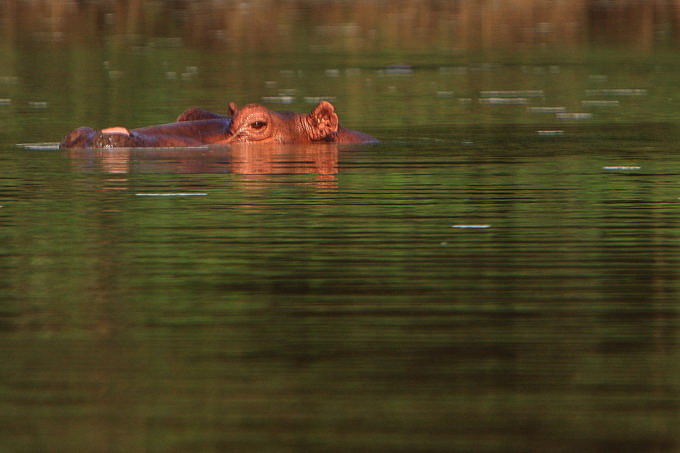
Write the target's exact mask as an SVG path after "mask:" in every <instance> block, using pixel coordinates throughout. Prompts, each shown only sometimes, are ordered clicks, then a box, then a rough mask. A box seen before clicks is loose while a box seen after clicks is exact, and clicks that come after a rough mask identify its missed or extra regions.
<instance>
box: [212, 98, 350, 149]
mask: <svg viewBox="0 0 680 453" xmlns="http://www.w3.org/2000/svg"><path fill="white" fill-rule="evenodd" d="M229 114H230V115H231V116H232V123H231V127H230V128H229V132H228V137H227V139H226V142H225V143H313V142H334V141H336V138H337V135H338V129H339V126H338V115H337V114H336V113H335V109H334V107H333V105H332V104H331V103H329V102H326V101H323V102H321V103H319V105H317V106H316V107H315V108H314V109H313V110H312V111H311V112H310V113H307V114H302V113H292V112H274V111H272V110H269V109H268V108H267V107H264V106H262V105H259V104H249V105H246V106H245V107H243V108H242V109H239V108H238V107H237V106H236V104H234V103H233V102H230V103H229Z"/></svg>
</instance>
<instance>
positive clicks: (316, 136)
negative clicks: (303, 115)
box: [308, 101, 338, 140]
mask: <svg viewBox="0 0 680 453" xmlns="http://www.w3.org/2000/svg"><path fill="white" fill-rule="evenodd" d="M308 117H309V124H310V126H311V128H310V133H309V135H310V136H309V138H310V139H311V140H323V139H326V138H328V137H329V136H332V135H333V134H335V133H336V132H338V115H337V114H336V113H335V108H334V107H333V104H331V103H330V102H326V101H322V102H320V103H319V105H317V106H316V107H315V108H314V110H312V112H311V113H310V114H309V115H308Z"/></svg>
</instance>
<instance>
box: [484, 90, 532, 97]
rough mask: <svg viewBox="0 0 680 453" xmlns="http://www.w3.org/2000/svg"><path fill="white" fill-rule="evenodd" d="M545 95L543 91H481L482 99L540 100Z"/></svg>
mask: <svg viewBox="0 0 680 453" xmlns="http://www.w3.org/2000/svg"><path fill="white" fill-rule="evenodd" d="M544 95H545V93H544V92H543V90H509V91H499V90H494V91H481V92H480V93H479V96H480V97H483V98H499V97H500V98H518V97H519V98H540V97H543V96H544Z"/></svg>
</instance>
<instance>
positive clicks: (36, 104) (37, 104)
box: [28, 101, 48, 110]
mask: <svg viewBox="0 0 680 453" xmlns="http://www.w3.org/2000/svg"><path fill="white" fill-rule="evenodd" d="M47 105H48V104H47V102H46V101H29V103H28V107H29V108H32V109H36V110H43V109H46V108H47Z"/></svg>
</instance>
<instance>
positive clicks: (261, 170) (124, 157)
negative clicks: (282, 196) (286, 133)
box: [68, 144, 361, 190]
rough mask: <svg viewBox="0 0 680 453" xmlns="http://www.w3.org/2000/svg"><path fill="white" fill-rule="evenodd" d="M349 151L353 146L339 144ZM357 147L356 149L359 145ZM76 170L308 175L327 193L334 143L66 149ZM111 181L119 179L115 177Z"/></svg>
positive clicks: (251, 178)
mask: <svg viewBox="0 0 680 453" xmlns="http://www.w3.org/2000/svg"><path fill="white" fill-rule="evenodd" d="M342 148H343V150H344V151H345V152H351V150H352V149H353V148H357V146H354V147H352V146H346V145H345V146H342ZM358 148H361V146H359V147H358ZM68 155H69V157H70V158H71V160H72V164H73V169H74V170H75V171H78V172H92V171H95V172H96V171H104V172H106V173H113V174H121V175H122V174H126V173H163V174H166V173H200V174H206V173H237V174H239V175H243V178H242V181H244V182H245V183H249V184H251V183H253V182H256V181H258V180H262V181H265V180H266V179H267V178H262V177H261V175H277V174H278V175H280V174H309V175H312V176H313V177H314V180H315V181H316V182H317V183H318V184H319V188H322V189H324V190H328V189H330V188H333V187H335V186H336V184H337V177H336V174H337V173H338V145H337V144H313V145H279V144H269V145H253V146H250V145H233V146H231V147H204V148H193V149H192V148H188V149H182V148H165V149H146V148H141V149H129V148H119V149H114V150H110V149H70V150H68ZM117 181H123V179H120V178H117Z"/></svg>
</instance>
